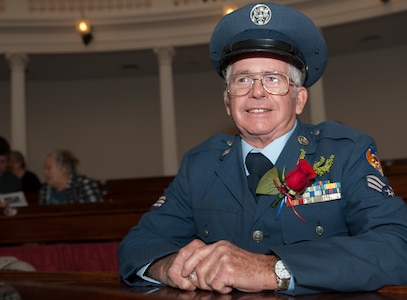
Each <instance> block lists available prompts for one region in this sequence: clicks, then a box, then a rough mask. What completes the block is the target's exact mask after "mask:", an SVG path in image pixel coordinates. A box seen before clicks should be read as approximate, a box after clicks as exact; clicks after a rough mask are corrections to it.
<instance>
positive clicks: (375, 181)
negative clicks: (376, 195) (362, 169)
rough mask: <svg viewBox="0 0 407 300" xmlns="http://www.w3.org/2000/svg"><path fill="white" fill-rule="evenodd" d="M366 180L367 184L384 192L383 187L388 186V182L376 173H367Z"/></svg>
mask: <svg viewBox="0 0 407 300" xmlns="http://www.w3.org/2000/svg"><path fill="white" fill-rule="evenodd" d="M366 181H367V186H368V187H370V188H372V189H374V190H376V191H378V192H380V193H381V192H382V189H383V187H385V186H386V184H385V183H384V182H383V181H381V180H380V178H379V177H377V176H375V175H367V176H366Z"/></svg>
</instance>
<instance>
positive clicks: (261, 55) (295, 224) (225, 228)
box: [118, 2, 407, 298]
mask: <svg viewBox="0 0 407 300" xmlns="http://www.w3.org/2000/svg"><path fill="white" fill-rule="evenodd" d="M210 57H211V60H212V63H213V64H214V66H215V68H216V70H217V73H218V74H219V75H220V76H222V77H223V78H224V79H225V83H226V84H225V91H224V93H223V100H224V104H225V107H226V112H227V114H228V115H229V116H231V118H232V119H233V121H234V123H235V124H236V127H237V129H238V134H237V135H236V136H232V135H215V136H213V137H211V138H210V139H209V140H207V141H205V142H203V143H202V144H200V145H199V146H197V147H195V148H193V149H192V150H190V151H188V152H187V153H186V154H185V155H184V157H183V159H182V162H181V165H180V168H179V171H178V174H177V176H176V177H175V179H174V181H173V182H172V183H171V184H170V185H169V186H168V188H167V189H165V190H164V195H163V196H161V197H160V198H159V199H158V201H157V202H156V203H155V204H153V206H152V207H151V209H150V211H149V212H147V213H146V214H144V215H143V217H142V218H141V219H140V220H139V222H138V224H137V225H136V226H135V227H133V228H132V229H131V230H130V231H129V233H128V235H127V236H126V237H125V238H124V239H123V240H122V242H121V244H120V246H119V249H118V257H119V266H120V276H121V278H122V280H123V281H124V282H125V283H126V284H128V285H131V286H143V285H167V286H171V287H174V288H180V289H184V290H189V291H192V290H195V289H203V290H210V291H217V292H219V293H222V294H226V293H229V292H231V291H232V290H233V289H237V290H240V291H243V292H259V291H263V290H271V291H276V292H278V293H286V294H293V295H300V294H312V293H324V292H329V291H335V292H338V291H339V292H355V291H358V292H360V291H373V290H377V289H379V288H381V287H383V286H386V285H407V276H406V274H407V255H406V253H407V206H406V204H405V203H404V202H403V200H402V199H400V198H399V197H396V196H395V195H394V192H393V190H392V188H391V187H390V186H389V182H388V179H387V178H386V177H385V176H384V174H383V170H382V168H381V164H380V160H379V158H378V155H377V150H376V144H375V142H374V140H373V138H371V137H370V136H368V135H366V134H364V133H362V132H359V131H357V130H355V129H353V128H350V127H348V126H345V125H343V124H339V123H335V122H328V121H327V122H322V123H320V124H318V125H313V124H305V123H302V122H301V121H300V119H299V117H298V116H299V115H300V114H301V113H302V112H303V108H304V106H305V104H306V102H307V99H308V91H307V88H308V87H310V86H312V85H313V84H314V83H315V82H316V81H317V80H318V79H319V78H320V77H321V76H322V74H323V72H324V69H325V65H326V61H327V57H328V54H327V47H326V43H325V40H324V38H323V36H322V34H321V32H320V31H319V29H318V28H317V27H316V26H315V24H314V23H313V22H312V21H311V20H310V19H309V18H308V17H306V16H305V15H303V14H302V13H300V12H299V11H297V10H294V9H292V8H290V7H287V6H282V5H278V4H273V3H264V2H263V3H254V4H249V5H246V6H244V7H242V8H240V9H238V10H236V11H234V12H232V13H230V14H228V15H226V16H224V17H223V18H222V19H221V21H220V22H219V24H218V25H217V26H216V27H215V29H214V31H213V34H212V37H211V40H210ZM384 59H385V58H384ZM345 77H346V76H345ZM343 79H344V80H341V81H340V82H338V84H344V88H346V87H348V86H349V84H350V86H354V85H355V84H356V85H357V82H348V81H347V80H346V78H343ZM201 88H202V89H207V88H208V86H206V84H205V82H201ZM372 88H374V87H372ZM191 97H193V95H192V96H191ZM261 169H263V170H261ZM252 178H253V180H252ZM252 183H254V184H252ZM248 298H250V296H248Z"/></svg>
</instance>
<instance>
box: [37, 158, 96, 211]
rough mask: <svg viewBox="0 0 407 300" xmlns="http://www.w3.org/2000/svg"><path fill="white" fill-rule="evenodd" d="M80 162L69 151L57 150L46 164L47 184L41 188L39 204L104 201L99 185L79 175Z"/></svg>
mask: <svg viewBox="0 0 407 300" xmlns="http://www.w3.org/2000/svg"><path fill="white" fill-rule="evenodd" d="M78 164H79V160H78V159H77V158H76V157H75V156H74V154H73V153H72V152H70V151H68V150H55V151H53V152H51V153H49V154H48V155H47V157H46V158H45V162H44V175H45V178H46V181H47V182H46V184H45V185H44V186H43V187H42V188H41V191H40V198H39V204H40V205H46V204H65V203H86V202H101V201H103V197H102V194H101V192H100V190H99V187H98V184H97V183H96V181H94V180H93V179H91V178H89V177H87V176H84V175H79V174H78V173H77V166H78Z"/></svg>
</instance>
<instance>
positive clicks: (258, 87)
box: [252, 78, 266, 97]
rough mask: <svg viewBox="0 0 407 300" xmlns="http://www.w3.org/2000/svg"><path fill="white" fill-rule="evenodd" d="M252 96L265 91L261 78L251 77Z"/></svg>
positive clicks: (261, 94) (260, 94)
mask: <svg viewBox="0 0 407 300" xmlns="http://www.w3.org/2000/svg"><path fill="white" fill-rule="evenodd" d="M252 89H253V96H255V97H258V96H264V94H265V93H266V90H265V89H264V86H263V78H253V85H252Z"/></svg>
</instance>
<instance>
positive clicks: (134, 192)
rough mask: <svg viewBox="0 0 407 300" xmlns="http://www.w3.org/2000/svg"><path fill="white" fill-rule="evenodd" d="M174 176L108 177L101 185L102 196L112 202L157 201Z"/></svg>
mask: <svg viewBox="0 0 407 300" xmlns="http://www.w3.org/2000/svg"><path fill="white" fill-rule="evenodd" d="M173 179H174V176H160V177H145V178H124V179H110V180H107V181H106V182H105V183H103V184H102V185H101V188H102V191H103V194H104V198H105V200H106V201H108V202H114V203H135V202H138V203H141V202H145V201H154V202H155V201H157V200H158V198H159V197H160V196H161V195H162V194H163V192H164V189H165V188H167V187H168V185H169V184H170V183H171V182H172V181H173Z"/></svg>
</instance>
